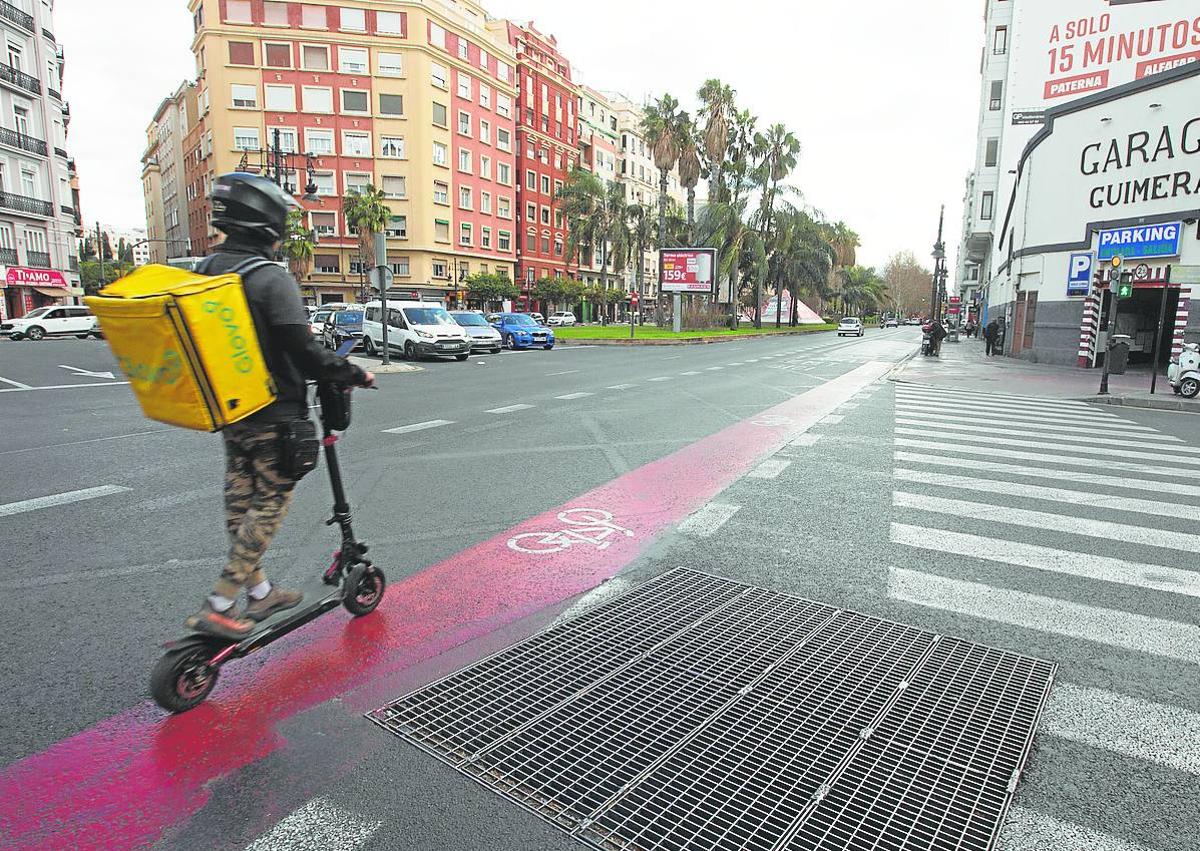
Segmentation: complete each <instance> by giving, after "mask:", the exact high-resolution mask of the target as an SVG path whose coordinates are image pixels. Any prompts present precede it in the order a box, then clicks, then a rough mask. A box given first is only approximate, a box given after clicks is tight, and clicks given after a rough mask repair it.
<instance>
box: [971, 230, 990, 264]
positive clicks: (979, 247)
mask: <svg viewBox="0 0 1200 851" xmlns="http://www.w3.org/2000/svg"><path fill="white" fill-rule="evenodd" d="M991 250H992V234H991V233H990V232H989V231H975V232H974V233H972V234H971V235H970V236H968V237H967V257H966V259H967V262H968V263H982V262H983V261H984V260H986V259H987V258H988V255H989V254H990V253H991Z"/></svg>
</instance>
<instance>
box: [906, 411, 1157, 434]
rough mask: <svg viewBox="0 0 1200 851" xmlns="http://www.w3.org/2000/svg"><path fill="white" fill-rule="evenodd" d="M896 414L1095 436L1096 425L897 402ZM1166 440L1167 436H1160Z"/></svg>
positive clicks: (1110, 428) (1130, 430) (1132, 430)
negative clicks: (940, 408) (1022, 426)
mask: <svg viewBox="0 0 1200 851" xmlns="http://www.w3.org/2000/svg"><path fill="white" fill-rule="evenodd" d="M896 412H897V413H899V414H901V415H902V416H906V417H927V418H928V417H932V418H936V419H937V420H938V421H939V422H940V421H946V422H954V423H988V422H994V423H996V424H998V425H1001V426H1004V427H1005V428H1009V427H1012V426H1016V425H1036V426H1037V427H1038V428H1042V429H1049V430H1051V431H1078V432H1085V433H1088V432H1090V433H1092V434H1094V433H1095V431H1096V426H1094V425H1092V424H1090V423H1072V422H1070V421H1068V422H1065V423H1063V422H1057V421H1055V420H1053V419H1037V418H1036V417H1034V416H1032V415H1031V416H1021V415H1020V414H1014V415H1012V416H996V415H988V416H987V417H984V416H980V415H977V414H971V413H970V412H968V411H963V410H960V409H958V408H955V409H953V411H931V410H929V409H927V408H925V407H924V406H921V405H913V404H906V403H904V402H897V403H896ZM1104 431H1105V432H1106V433H1108V434H1129V435H1136V436H1137V437H1139V438H1143V439H1144V438H1147V437H1149V436H1151V435H1154V434H1156V432H1155V431H1154V429H1152V428H1150V426H1140V425H1134V424H1132V423H1125V422H1114V423H1112V424H1106V425H1105V426H1104ZM1159 436H1160V437H1164V438H1165V435H1159Z"/></svg>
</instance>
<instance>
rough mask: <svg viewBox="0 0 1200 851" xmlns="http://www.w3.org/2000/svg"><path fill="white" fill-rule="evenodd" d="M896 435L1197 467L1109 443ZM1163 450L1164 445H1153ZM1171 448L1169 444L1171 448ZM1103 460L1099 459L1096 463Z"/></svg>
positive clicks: (928, 432)
mask: <svg viewBox="0 0 1200 851" xmlns="http://www.w3.org/2000/svg"><path fill="white" fill-rule="evenodd" d="M896 434H904V435H909V436H912V437H932V438H935V439H937V440H961V441H962V442H963V443H972V444H985V445H991V446H1016V447H1028V448H1029V449H1051V450H1054V451H1055V452H1065V453H1074V454H1078V455H1103V456H1104V458H1105V460H1107V459H1108V458H1112V457H1114V456H1115V457H1118V458H1137V459H1140V460H1143V461H1165V462H1166V463H1168V464H1189V465H1197V466H1200V458H1188V457H1187V456H1179V455H1162V454H1160V453H1158V452H1143V451H1141V450H1138V449H1113V448H1112V447H1109V446H1076V445H1074V444H1069V443H1054V442H1051V441H1048V440H1021V439H1020V438H1015V437H991V436H990V435H985V434H952V433H948V432H944V431H935V430H933V429H927V428H908V427H902V428H897V429H896ZM1155 448H1161V449H1166V448H1167V447H1155ZM1172 448H1173V447H1172ZM1097 463H1103V462H1097Z"/></svg>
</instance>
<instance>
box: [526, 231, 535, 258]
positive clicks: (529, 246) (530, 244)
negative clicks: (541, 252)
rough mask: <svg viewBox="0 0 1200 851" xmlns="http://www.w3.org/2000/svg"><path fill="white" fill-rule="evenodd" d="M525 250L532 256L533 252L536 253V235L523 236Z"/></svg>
mask: <svg viewBox="0 0 1200 851" xmlns="http://www.w3.org/2000/svg"><path fill="white" fill-rule="evenodd" d="M525 250H526V251H527V252H529V253H530V254H533V253H534V252H535V251H537V234H535V233H527V234H525Z"/></svg>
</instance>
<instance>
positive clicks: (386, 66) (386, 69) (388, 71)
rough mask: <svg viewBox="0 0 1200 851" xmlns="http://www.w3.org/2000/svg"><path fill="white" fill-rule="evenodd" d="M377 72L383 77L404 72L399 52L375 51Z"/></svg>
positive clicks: (401, 74)
mask: <svg viewBox="0 0 1200 851" xmlns="http://www.w3.org/2000/svg"><path fill="white" fill-rule="evenodd" d="M375 55H376V56H377V57H378V59H379V74H380V75H381V76H383V77H400V76H403V74H404V61H403V59H402V58H401V56H400V54H399V53H377V54H375Z"/></svg>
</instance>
